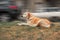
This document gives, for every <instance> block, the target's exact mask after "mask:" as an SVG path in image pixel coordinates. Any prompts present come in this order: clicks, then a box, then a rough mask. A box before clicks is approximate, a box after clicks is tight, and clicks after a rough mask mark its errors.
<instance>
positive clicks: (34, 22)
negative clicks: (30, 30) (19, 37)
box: [18, 12, 51, 28]
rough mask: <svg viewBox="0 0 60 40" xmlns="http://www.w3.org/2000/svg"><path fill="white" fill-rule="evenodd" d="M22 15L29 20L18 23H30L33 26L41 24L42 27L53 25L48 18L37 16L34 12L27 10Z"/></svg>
mask: <svg viewBox="0 0 60 40" xmlns="http://www.w3.org/2000/svg"><path fill="white" fill-rule="evenodd" d="M22 17H24V18H26V21H27V22H26V23H18V25H29V26H32V27H37V26H41V27H47V28H49V27H50V26H51V22H50V21H49V20H48V19H45V18H39V17H36V16H34V15H32V13H30V12H25V13H24V14H23V15H22Z"/></svg>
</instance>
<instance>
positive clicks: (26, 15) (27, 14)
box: [22, 12, 32, 19]
mask: <svg viewBox="0 0 60 40" xmlns="http://www.w3.org/2000/svg"><path fill="white" fill-rule="evenodd" d="M31 16H32V14H31V13H30V12H25V13H24V14H23V15H22V17H24V18H27V19H29V18H30V17H31Z"/></svg>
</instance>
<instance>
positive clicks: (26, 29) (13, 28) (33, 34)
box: [0, 21, 60, 40]
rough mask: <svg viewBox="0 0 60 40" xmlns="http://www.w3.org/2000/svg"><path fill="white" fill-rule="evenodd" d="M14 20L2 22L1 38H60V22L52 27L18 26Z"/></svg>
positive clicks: (48, 39)
mask: <svg viewBox="0 0 60 40" xmlns="http://www.w3.org/2000/svg"><path fill="white" fill-rule="evenodd" d="M18 22H19V21H14V22H0V40H60V23H55V25H54V26H52V27H51V28H38V27H30V26H18V25H17V23H18Z"/></svg>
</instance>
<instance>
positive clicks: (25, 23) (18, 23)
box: [18, 23, 29, 26]
mask: <svg viewBox="0 0 60 40" xmlns="http://www.w3.org/2000/svg"><path fill="white" fill-rule="evenodd" d="M18 25H20V26H21V25H29V24H28V23H18Z"/></svg>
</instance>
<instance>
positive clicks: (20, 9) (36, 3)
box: [0, 0, 60, 21]
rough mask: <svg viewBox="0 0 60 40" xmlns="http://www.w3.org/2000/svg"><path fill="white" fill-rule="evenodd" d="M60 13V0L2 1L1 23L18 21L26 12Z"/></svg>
mask: <svg viewBox="0 0 60 40" xmlns="http://www.w3.org/2000/svg"><path fill="white" fill-rule="evenodd" d="M27 10H28V11H29V12H35V13H36V12H38V13H40V12H51V11H60V0H0V21H9V20H16V19H18V17H20V15H21V14H22V13H24V12H25V11H27Z"/></svg>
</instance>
